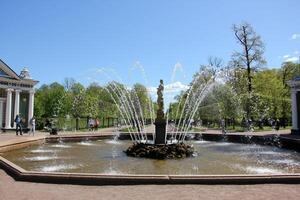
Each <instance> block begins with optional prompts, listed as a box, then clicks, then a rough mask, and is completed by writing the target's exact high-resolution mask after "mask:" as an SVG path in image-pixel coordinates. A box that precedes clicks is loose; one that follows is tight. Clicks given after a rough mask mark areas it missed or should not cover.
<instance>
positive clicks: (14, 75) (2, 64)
mask: <svg viewBox="0 0 300 200" xmlns="http://www.w3.org/2000/svg"><path fill="white" fill-rule="evenodd" d="M0 69H1V72H2V74H3V72H4V73H5V74H6V76H8V77H7V78H13V79H17V80H19V79H20V77H19V76H18V74H17V73H16V72H15V71H14V70H12V69H11V68H10V67H9V66H8V65H7V64H6V63H5V62H4V61H3V60H1V59H0Z"/></svg>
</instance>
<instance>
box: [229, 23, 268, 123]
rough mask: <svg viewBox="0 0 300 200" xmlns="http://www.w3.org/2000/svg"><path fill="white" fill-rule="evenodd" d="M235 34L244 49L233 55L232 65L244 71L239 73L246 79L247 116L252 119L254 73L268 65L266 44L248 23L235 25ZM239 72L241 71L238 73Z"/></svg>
mask: <svg viewBox="0 0 300 200" xmlns="http://www.w3.org/2000/svg"><path fill="white" fill-rule="evenodd" d="M232 29H233V32H234V34H235V38H236V41H237V43H238V44H239V45H240V46H241V47H242V50H241V51H236V52H235V53H234V54H233V55H232V61H231V65H233V67H234V68H238V69H242V70H244V71H245V74H244V73H239V74H238V75H240V78H246V84H247V92H248V98H247V99H246V101H245V103H246V106H245V107H246V115H247V118H250V117H251V113H250V112H251V110H250V107H251V92H252V89H253V86H252V79H253V73H254V72H256V71H258V69H259V68H260V67H261V66H262V65H264V64H265V63H266V61H265V59H264V57H263V54H264V44H263V42H262V40H261V38H260V36H258V35H257V34H256V33H255V31H254V29H253V28H252V26H251V25H250V24H248V23H242V24H240V25H233V28H232ZM237 72H239V71H237Z"/></svg>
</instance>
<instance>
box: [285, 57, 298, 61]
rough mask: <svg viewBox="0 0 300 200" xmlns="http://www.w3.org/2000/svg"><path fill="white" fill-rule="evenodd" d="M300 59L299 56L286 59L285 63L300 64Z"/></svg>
mask: <svg viewBox="0 0 300 200" xmlns="http://www.w3.org/2000/svg"><path fill="white" fill-rule="evenodd" d="M298 60H299V57H298V56H291V57H289V58H286V59H285V60H284V61H285V62H298Z"/></svg>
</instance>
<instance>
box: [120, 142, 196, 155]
mask: <svg viewBox="0 0 300 200" xmlns="http://www.w3.org/2000/svg"><path fill="white" fill-rule="evenodd" d="M125 153H126V154H127V155H128V156H132V157H141V158H152V159H172V158H186V157H190V156H192V155H193V153H194V147H193V146H192V145H188V144H184V143H179V144H169V145H155V144H142V143H140V144H133V145H132V146H130V147H129V148H128V149H127V150H126V151H125Z"/></svg>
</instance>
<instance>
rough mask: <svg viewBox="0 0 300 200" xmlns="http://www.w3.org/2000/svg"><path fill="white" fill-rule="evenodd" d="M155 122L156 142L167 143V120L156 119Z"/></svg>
mask: <svg viewBox="0 0 300 200" xmlns="http://www.w3.org/2000/svg"><path fill="white" fill-rule="evenodd" d="M154 124H155V144H166V122H165V121H162V122H160V121H156V122H155V123H154Z"/></svg>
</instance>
